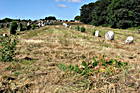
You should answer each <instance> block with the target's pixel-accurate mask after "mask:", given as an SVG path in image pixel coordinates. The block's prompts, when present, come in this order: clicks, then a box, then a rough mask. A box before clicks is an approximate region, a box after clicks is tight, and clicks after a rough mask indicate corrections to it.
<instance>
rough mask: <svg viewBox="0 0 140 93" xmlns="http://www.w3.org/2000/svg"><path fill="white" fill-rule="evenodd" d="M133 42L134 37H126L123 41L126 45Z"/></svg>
mask: <svg viewBox="0 0 140 93" xmlns="http://www.w3.org/2000/svg"><path fill="white" fill-rule="evenodd" d="M133 42H134V37H132V36H129V37H127V39H126V40H125V43H126V44H131V43H133Z"/></svg>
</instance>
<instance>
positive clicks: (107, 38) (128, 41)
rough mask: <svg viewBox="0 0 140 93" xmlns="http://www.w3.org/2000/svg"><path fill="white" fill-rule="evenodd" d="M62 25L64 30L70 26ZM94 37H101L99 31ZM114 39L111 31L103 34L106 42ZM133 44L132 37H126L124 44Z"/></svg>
mask: <svg viewBox="0 0 140 93" xmlns="http://www.w3.org/2000/svg"><path fill="white" fill-rule="evenodd" d="M62 25H63V26H64V27H66V28H69V27H71V26H70V25H68V24H66V23H63V24H62ZM139 31H140V30H139ZM95 36H96V37H101V35H100V31H99V30H96V31H95ZM114 37H115V33H114V32H113V31H108V32H107V33H105V39H106V40H114ZM133 42H134V37H133V36H128V37H127V38H126V40H125V44H132V43H133Z"/></svg>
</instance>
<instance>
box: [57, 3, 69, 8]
mask: <svg viewBox="0 0 140 93" xmlns="http://www.w3.org/2000/svg"><path fill="white" fill-rule="evenodd" d="M57 6H58V7H61V8H67V6H66V5H64V4H58V5H57Z"/></svg>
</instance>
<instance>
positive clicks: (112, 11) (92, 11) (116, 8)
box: [80, 0, 140, 28]
mask: <svg viewBox="0 0 140 93" xmlns="http://www.w3.org/2000/svg"><path fill="white" fill-rule="evenodd" d="M139 11H140V0H98V1H96V2H95V3H89V4H86V5H83V6H82V7H81V10H80V12H81V14H80V16H81V22H83V23H86V24H92V25H96V26H99V25H110V26H111V27H113V28H128V27H135V26H139V25H140V12H139Z"/></svg>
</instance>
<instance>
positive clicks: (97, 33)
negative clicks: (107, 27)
mask: <svg viewBox="0 0 140 93" xmlns="http://www.w3.org/2000/svg"><path fill="white" fill-rule="evenodd" d="M95 36H96V37H100V31H98V30H97V31H95ZM114 37H115V33H114V32H113V31H108V32H107V33H105V39H106V40H114ZM133 42H134V37H133V36H128V37H127V38H126V40H125V44H131V43H133Z"/></svg>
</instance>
